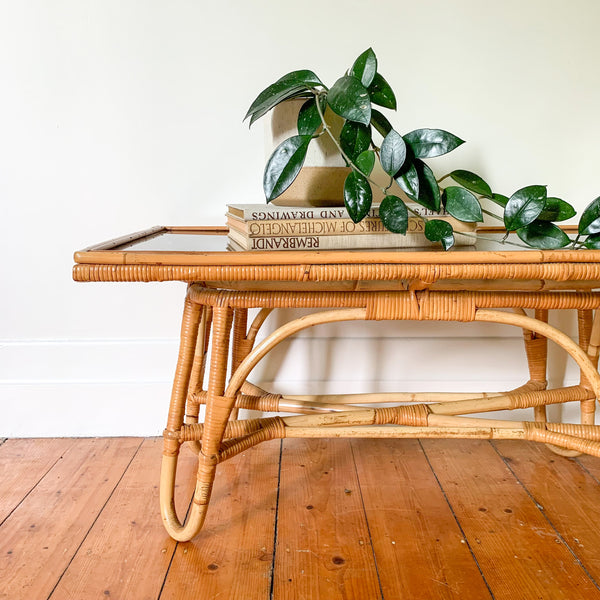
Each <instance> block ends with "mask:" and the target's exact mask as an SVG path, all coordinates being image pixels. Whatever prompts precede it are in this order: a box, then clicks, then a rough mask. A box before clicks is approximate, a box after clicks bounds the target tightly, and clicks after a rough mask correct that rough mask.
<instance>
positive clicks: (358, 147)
mask: <svg viewBox="0 0 600 600" xmlns="http://www.w3.org/2000/svg"><path fill="white" fill-rule="evenodd" d="M370 145H371V127H370V126H367V125H363V124H362V123H355V122H354V121H346V122H345V123H344V126H343V127H342V131H341V132H340V146H341V147H342V150H343V151H344V152H345V153H346V154H347V155H348V157H349V158H350V160H351V161H353V162H354V159H355V158H356V157H357V156H358V155H359V154H360V153H361V152H364V151H365V150H368V149H369V146H370Z"/></svg>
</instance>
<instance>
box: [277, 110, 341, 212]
mask: <svg viewBox="0 0 600 600" xmlns="http://www.w3.org/2000/svg"><path fill="white" fill-rule="evenodd" d="M304 102H306V98H300V99H294V100H287V101H286V102H282V103H281V104H278V105H277V106H276V107H275V108H274V109H273V110H272V111H271V119H270V120H266V121H265V123H266V125H265V155H266V156H265V159H266V160H268V159H269V157H270V156H271V153H272V152H273V150H274V149H275V148H276V147H277V146H279V144H281V142H283V141H284V140H286V139H287V138H289V137H292V136H294V135H298V129H297V120H298V112H299V111H300V107H301V106H302V104H304ZM326 118H327V122H328V123H329V124H330V126H331V128H332V129H333V131H334V132H335V133H336V135H338V134H339V131H340V130H341V128H342V125H343V124H344V121H343V119H342V118H341V117H338V116H337V115H336V114H334V113H332V112H331V111H327V114H326ZM349 172H350V169H349V168H348V167H346V166H345V163H344V160H343V158H342V157H341V156H340V153H339V152H338V149H337V148H336V146H335V144H334V143H333V141H332V140H331V138H330V137H329V136H328V135H322V136H321V137H319V138H317V139H315V140H313V141H312V142H311V143H310V146H309V147H308V152H307V154H306V159H305V161H304V166H303V168H302V169H301V171H300V173H299V174H298V177H296V179H295V181H294V183H292V185H291V186H290V187H289V188H288V189H287V190H286V191H285V192H284V193H283V194H282V195H281V196H279V197H278V198H276V199H275V200H274V201H273V204H278V205H280V206H339V205H342V204H343V203H344V181H345V179H346V177H347V175H348V173H349Z"/></svg>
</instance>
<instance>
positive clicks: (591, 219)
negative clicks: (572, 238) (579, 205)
mask: <svg viewBox="0 0 600 600" xmlns="http://www.w3.org/2000/svg"><path fill="white" fill-rule="evenodd" d="M579 233H580V234H581V235H591V234H593V233H600V196H598V198H596V199H595V200H594V201H593V202H590V204H588V205H587V206H586V207H585V210H584V211H583V213H582V214H581V218H580V219H579Z"/></svg>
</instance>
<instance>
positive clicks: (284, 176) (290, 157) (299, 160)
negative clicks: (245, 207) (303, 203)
mask: <svg viewBox="0 0 600 600" xmlns="http://www.w3.org/2000/svg"><path fill="white" fill-rule="evenodd" d="M311 140H312V136H310V135H295V136H293V137H291V138H288V139H287V140H285V141H283V142H282V143H281V144H279V146H277V148H275V151H274V152H273V154H272V155H271V158H269V161H268V162H267V166H266V167H265V174H264V177H263V189H264V191H265V196H266V198H267V202H271V200H274V199H275V198H277V197H278V196H280V195H281V194H283V192H285V190H287V189H288V188H289V187H290V185H292V183H293V182H294V179H296V176H297V175H298V173H299V172H300V169H301V168H302V165H303V163H304V159H305V158H306V151H307V150H308V144H309V143H310V141H311Z"/></svg>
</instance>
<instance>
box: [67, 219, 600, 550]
mask: <svg viewBox="0 0 600 600" xmlns="http://www.w3.org/2000/svg"><path fill="white" fill-rule="evenodd" d="M225 233H226V230H223V229H219V228H154V229H151V230H148V231H144V232H140V233H138V234H132V235H131V236H126V237H124V238H119V239H117V240H112V241H111V242H107V243H105V244H100V245H97V246H94V247H91V248H89V249H87V250H84V251H81V252H77V253H76V254H75V260H76V263H77V264H76V265H75V267H74V278H75V280H77V281H167V280H169V281H171V280H178V281H185V282H187V283H188V288H187V293H186V297H185V304H184V312H183V321H182V327H181V338H180V340H181V341H180V349H179V358H178V362H177V369H176V374H175V379H174V383H173V390H172V395H171V402H170V407H169V413H168V419H167V426H166V429H165V431H164V452H163V465H162V472H161V482H160V492H161V510H162V516H163V520H164V523H165V527H166V529H167V531H168V532H169V534H170V535H171V536H172V537H173V538H175V539H177V540H181V541H186V540H190V539H191V538H193V537H194V536H195V535H196V534H197V533H198V532H199V531H200V529H201V527H202V525H203V522H204V518H205V515H206V510H207V507H208V504H209V500H210V496H211V490H212V485H213V481H214V477H215V472H216V469H217V467H218V465H219V463H221V462H223V461H225V460H227V459H229V458H231V457H233V456H235V455H236V454H238V453H240V452H243V451H244V450H246V449H248V448H250V447H252V446H254V445H256V444H259V443H260V442H263V441H266V440H271V439H276V438H286V437H304V438H306V437H372V438H402V437H411V438H424V437H437V438H478V439H527V440H532V441H536V442H542V443H546V444H548V445H549V446H550V447H551V448H552V449H553V450H554V451H555V452H557V453H559V454H562V455H564V456H576V455H577V454H579V453H588V454H592V455H595V456H600V426H597V425H595V424H594V423H595V420H594V419H595V402H596V398H599V397H600V376H599V375H598V369H597V366H598V355H599V349H600V312H598V311H597V309H598V308H599V307H600V293H599V292H597V291H596V289H597V288H599V287H600V251H593V250H591V251H586V250H553V251H536V250H523V251H521V250H517V251H511V250H507V249H506V248H505V247H503V246H502V245H500V244H493V243H489V242H487V243H478V245H477V246H476V247H475V248H468V249H467V248H465V249H461V250H458V251H453V252H448V253H444V252H441V251H433V250H427V251H405V250H404V251H402V250H398V251H390V250H386V251H346V252H342V251H327V252H301V251H293V252H270V253H261V252H227V251H225V242H224V234H225ZM290 307H292V308H310V309H320V310H319V311H318V312H311V313H310V314H307V315H304V316H301V317H299V318H295V319H294V320H291V321H289V322H287V323H285V324H284V325H282V326H280V327H279V328H277V329H276V330H275V331H274V332H272V333H271V334H269V335H268V336H266V337H265V338H264V339H263V340H262V341H261V342H260V343H258V344H257V343H256V340H257V334H258V332H259V330H260V328H261V326H262V325H263V324H264V322H265V321H266V319H267V318H268V316H269V314H270V313H271V312H272V311H274V310H277V309H278V308H290ZM249 309H257V310H254V311H253V313H255V316H254V318H253V319H252V321H251V322H249V312H248V311H249ZM507 309H508V310H507ZM526 310H530V311H531V315H528V314H527V313H526ZM549 310H575V311H577V315H578V327H579V339H578V342H577V343H576V342H575V341H573V340H572V339H571V338H570V337H569V336H568V335H566V334H565V333H563V332H561V331H560V330H558V329H557V328H556V327H553V326H551V325H549V324H548V311H549ZM594 311H596V312H595V313H594ZM594 315H596V316H594ZM354 320H416V321H422V320H427V321H461V322H472V321H482V322H490V323H500V324H505V325H513V326H515V327H518V328H520V329H522V330H523V334H524V342H525V356H526V360H527V364H528V368H529V380H528V381H527V382H526V383H525V384H524V385H522V386H520V387H519V388H517V389H514V390H510V391H502V392H498V393H490V392H486V393H464V394H461V393H427V392H422V393H402V392H398V393H385V394H381V393H378V394H337V395H320V396H310V395H281V394H276V393H271V392H269V391H267V390H264V389H262V388H260V387H258V386H256V385H254V384H252V383H251V382H250V381H249V380H248V377H249V376H250V374H251V372H252V369H253V368H254V367H255V366H256V365H257V364H258V362H259V361H261V360H262V359H263V358H264V357H265V356H267V354H268V353H269V352H270V351H271V350H272V349H273V348H274V347H275V346H277V345H278V344H279V343H280V342H282V341H283V340H285V339H287V338H289V337H290V336H292V335H294V334H295V333H297V332H299V331H301V330H303V329H306V328H309V327H314V326H317V325H320V324H324V323H331V322H343V321H354ZM548 340H550V341H552V342H554V343H556V344H557V345H558V346H559V347H561V348H562V349H563V350H564V351H565V352H567V354H568V355H569V356H570V357H571V358H572V359H573V360H574V361H575V362H576V364H577V365H578V367H579V370H580V373H581V377H580V382H579V384H578V385H575V386H570V387H562V388H557V389H547V341H548ZM209 345H210V364H209V365H206V362H207V356H208V354H209V352H208V351H209ZM207 366H208V373H207V374H206V376H205V369H206V367H207ZM228 373H229V374H230V376H229V377H228ZM565 402H578V403H579V406H580V415H581V419H580V423H579V424H562V423H550V422H548V421H547V417H546V406H548V405H551V404H559V403H565ZM375 404H377V405H378V406H377V407H373V408H370V406H374V405H375ZM379 405H383V407H381V406H379ZM201 406H204V407H205V417H204V422H203V423H199V422H198V421H199V415H200V407H201ZM241 408H243V409H251V410H256V411H261V412H263V413H279V414H284V415H289V416H271V417H264V418H252V419H239V418H238V411H239V409H241ZM523 408H532V409H533V414H532V419H531V420H530V421H525V422H518V421H509V420H499V419H493V418H489V419H488V418H475V417H471V416H468V415H472V414H474V413H485V412H493V411H498V410H514V409H523ZM183 444H187V445H188V446H189V447H190V448H191V449H192V450H193V451H194V452H195V453H196V454H197V455H198V472H197V482H196V489H195V493H194V499H193V503H192V508H191V510H190V512H189V515H188V517H187V520H186V521H185V523H182V522H181V521H180V519H179V518H178V517H177V515H176V512H175V507H174V501H173V494H174V487H175V478H176V471H177V459H178V456H179V452H180V449H181V447H182V445H183Z"/></svg>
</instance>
